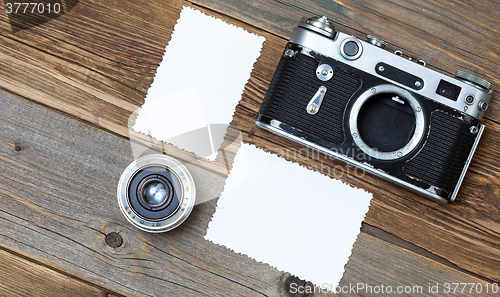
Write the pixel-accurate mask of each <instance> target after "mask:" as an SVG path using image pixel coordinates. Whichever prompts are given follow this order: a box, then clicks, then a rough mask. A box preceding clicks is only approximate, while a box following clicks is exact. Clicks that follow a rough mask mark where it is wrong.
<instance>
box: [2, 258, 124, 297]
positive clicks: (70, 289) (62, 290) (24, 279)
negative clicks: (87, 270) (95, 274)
mask: <svg viewBox="0 0 500 297" xmlns="http://www.w3.org/2000/svg"><path fill="white" fill-rule="evenodd" d="M106 294H110V293H109V291H107V290H103V289H99V288H97V287H95V286H92V285H90V284H87V283H85V282H83V281H81V280H78V279H75V278H73V277H70V276H67V275H64V274H62V273H59V272H57V271H54V270H52V269H49V268H47V267H45V266H44V265H40V264H37V263H34V262H31V261H29V260H27V259H25V258H22V257H20V256H17V255H13V254H11V253H9V252H7V251H5V250H2V249H0V296H12V297H15V296H19V297H28V296H61V297H64V296H68V297H70V296H88V297H92V296H94V297H103V296H116V297H118V295H117V294H114V295H106Z"/></svg>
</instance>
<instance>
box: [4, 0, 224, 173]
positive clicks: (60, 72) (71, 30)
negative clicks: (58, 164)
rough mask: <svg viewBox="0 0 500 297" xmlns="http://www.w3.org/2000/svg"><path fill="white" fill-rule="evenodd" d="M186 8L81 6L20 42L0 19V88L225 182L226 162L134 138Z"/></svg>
mask: <svg viewBox="0 0 500 297" xmlns="http://www.w3.org/2000/svg"><path fill="white" fill-rule="evenodd" d="M183 4H187V3H185V2H182V1H167V2H163V1H156V2H151V1H143V2H138V3H129V2H123V1H115V2H106V4H103V3H101V2H99V1H80V2H79V4H78V5H77V6H76V7H75V8H74V9H73V10H71V11H70V12H69V13H67V14H65V15H63V16H61V17H59V18H57V19H56V20H53V21H51V22H48V23H46V24H44V25H43V26H40V27H35V28H33V29H29V30H24V31H20V32H18V33H16V34H12V33H11V32H10V31H8V29H9V30H10V25H9V24H8V18H7V16H6V14H3V13H2V14H0V28H2V30H1V31H0V34H1V35H0V36H1V42H0V87H1V88H4V89H7V90H10V91H12V92H14V93H16V94H20V95H22V96H25V97H27V98H30V99H33V100H35V101H37V102H40V103H43V104H46V105H49V106H51V107H54V108H56V109H58V110H61V111H64V112H66V113H68V114H70V115H72V116H75V117H78V118H80V119H83V120H85V121H88V122H90V123H93V124H95V125H98V126H100V127H103V128H105V129H108V130H110V131H113V132H115V133H118V134H120V135H123V136H125V137H130V138H133V139H134V140H135V141H138V142H142V143H147V145H149V146H154V147H155V148H157V149H162V148H163V149H164V150H165V151H166V152H168V153H169V154H173V155H175V156H177V157H178V158H181V159H183V160H188V161H189V162H197V163H198V164H199V166H202V167H204V168H207V169H209V170H212V171H214V172H217V173H219V174H222V175H227V169H226V166H225V164H224V162H223V161H222V160H220V159H219V160H217V162H209V161H207V160H205V159H203V158H198V157H196V156H195V155H194V154H193V153H188V152H186V151H183V150H178V149H176V148H174V147H173V146H171V145H164V144H162V143H160V142H159V141H155V140H152V139H151V138H149V137H144V136H143V135H141V134H139V133H134V132H133V131H132V132H131V135H129V125H128V124H129V119H130V117H131V116H132V117H133V113H134V112H135V111H137V110H138V109H139V108H140V106H141V105H142V103H143V102H144V97H145V95H146V91H147V89H148V88H149V85H150V84H151V83H152V82H153V78H154V73H155V70H156V67H158V65H159V63H160V62H161V59H162V56H163V52H164V50H165V46H166V45H167V43H168V41H169V40H170V36H171V33H172V31H173V28H174V25H175V23H176V21H177V19H178V17H179V13H180V10H181V9H182V5H183ZM149 12H154V13H153V15H151V14H150V13H149ZM26 73H29V75H26ZM132 119H133V118H132Z"/></svg>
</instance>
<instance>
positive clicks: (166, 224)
mask: <svg viewBox="0 0 500 297" xmlns="http://www.w3.org/2000/svg"><path fill="white" fill-rule="evenodd" d="M151 167H155V168H157V167H162V168H165V169H166V170H167V171H168V172H169V173H170V174H171V175H172V177H174V178H176V180H177V181H178V183H179V184H180V192H181V193H177V195H178V197H179V205H178V206H177V207H176V208H175V210H174V211H173V212H172V213H171V214H169V215H168V216H166V217H164V218H161V219H151V218H148V217H145V216H144V215H140V214H139V213H138V212H137V211H136V210H135V209H134V207H133V206H132V203H131V202H130V195H129V187H130V185H131V181H132V179H133V178H134V177H135V176H136V175H137V174H138V173H139V172H142V171H144V170H147V169H148V168H151ZM132 190H133V191H136V190H137V189H132ZM117 198H118V205H119V206H120V210H121V212H122V213H123V215H124V216H125V218H126V219H127V220H128V221H129V222H130V223H131V224H132V225H134V226H136V227H137V228H139V229H141V230H143V231H147V232H154V233H158V232H166V231H170V230H172V229H174V228H176V227H178V226H179V225H180V224H182V223H183V222H184V221H185V220H186V219H187V218H188V216H189V214H190V213H191V211H192V210H193V207H194V204H195V200H196V188H195V184H194V180H193V177H192V176H191V174H190V173H189V171H188V170H187V168H186V167H185V166H184V165H182V163H180V162H179V161H177V160H176V159H174V158H172V157H169V156H165V155H149V156H145V157H142V158H139V159H137V160H135V161H134V162H132V163H131V164H130V165H129V166H128V167H127V168H126V169H125V170H124V171H123V173H122V175H121V177H120V181H119V182H118V189H117ZM174 207H175V206H174Z"/></svg>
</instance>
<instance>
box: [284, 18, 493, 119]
mask: <svg viewBox="0 0 500 297" xmlns="http://www.w3.org/2000/svg"><path fill="white" fill-rule="evenodd" d="M350 41H352V42H354V41H355V43H356V44H358V45H359V50H358V52H357V53H356V58H355V59H353V58H352V57H353V56H349V55H348V56H347V58H346V54H345V52H344V51H343V50H342V48H343V46H345V44H347V43H348V42H350ZM290 42H291V43H296V44H300V45H301V46H304V47H307V48H312V49H314V51H316V52H317V53H320V54H322V55H325V56H328V57H331V58H333V59H336V60H338V61H342V62H343V63H345V64H348V65H350V66H352V67H355V68H357V69H360V70H362V71H365V72H367V73H369V74H371V75H374V76H376V77H379V78H382V79H384V80H387V81H388V82H390V83H392V84H394V85H397V86H399V87H401V88H403V89H408V86H407V85H405V84H403V83H401V82H398V81H396V80H394V79H391V78H388V77H386V76H383V75H381V74H379V73H377V64H379V63H381V62H382V63H385V64H387V65H390V66H392V67H394V68H398V69H400V70H401V71H404V72H406V73H409V74H412V75H415V76H416V77H417V78H418V79H421V81H420V85H422V87H421V88H420V89H412V90H411V91H412V92H415V93H417V94H419V95H422V96H424V97H426V98H429V99H431V100H433V101H436V102H438V103H441V104H443V105H446V106H449V107H451V108H453V109H455V110H458V111H460V112H461V113H462V114H465V115H469V116H471V117H473V118H476V119H478V120H481V119H482V117H483V116H484V112H485V111H486V108H485V107H487V105H488V103H489V101H490V97H491V91H489V90H487V89H485V88H482V87H480V86H478V85H475V84H473V83H471V82H469V81H466V80H463V79H458V78H454V77H450V76H447V75H444V74H442V73H439V72H437V71H434V70H432V69H429V68H426V67H425V66H423V65H421V64H419V63H415V62H412V61H410V60H408V59H405V58H402V57H400V56H398V55H395V54H393V53H391V52H389V51H386V50H384V49H383V48H381V47H379V46H376V45H373V44H372V43H369V42H365V41H362V40H359V39H357V38H356V37H354V36H350V35H348V34H345V33H342V32H337V33H336V35H335V37H334V38H330V37H326V36H324V35H323V34H319V33H317V32H314V31H311V30H309V29H305V28H302V27H297V28H295V29H294V31H293V33H292V36H291V37H290ZM441 80H445V81H447V82H449V83H451V84H453V85H456V86H458V87H459V88H460V93H459V95H458V96H457V100H456V101H453V100H451V99H449V98H446V97H443V96H441V95H439V94H436V90H437V89H438V86H439V83H440V81H441ZM422 82H423V83H422ZM415 83H417V81H416V82H415ZM420 85H419V86H420ZM471 98H474V104H470V99H471Z"/></svg>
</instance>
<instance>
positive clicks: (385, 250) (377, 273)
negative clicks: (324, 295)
mask: <svg viewBox="0 0 500 297" xmlns="http://www.w3.org/2000/svg"><path fill="white" fill-rule="evenodd" d="M361 246H362V247H363V248H362V249H361V248H355V249H353V252H352V255H351V257H350V258H349V264H348V265H347V266H346V270H345V274H344V277H343V278H342V280H341V281H340V286H341V289H342V290H343V292H342V294H340V295H342V296H376V295H380V296H390V295H392V294H395V295H398V294H397V293H398V292H399V291H401V292H400V293H402V294H399V295H404V296H472V295H474V296H495V295H496V294H495V293H493V292H491V288H492V287H494V288H496V286H495V285H493V284H492V283H489V282H486V281H484V280H481V279H479V278H476V277H473V276H470V275H468V274H465V273H463V272H459V271H457V270H453V269H450V268H449V267H448V266H445V265H442V264H440V263H436V262H435V261H433V260H430V259H428V258H425V257H422V256H420V255H418V254H415V253H412V252H410V251H407V250H404V249H401V248H399V247H397V246H394V245H392V244H388V243H387V242H385V241H382V240H380V239H378V238H376V237H373V236H371V235H368V234H366V233H361V234H360V235H359V236H358V240H357V241H356V247H361ZM401 259H404V261H401ZM367 271H371V273H370V274H367ZM452 283H469V285H468V286H467V287H466V288H465V287H464V286H463V285H460V286H459V287H458V288H455V286H454V285H451V284H452ZM447 284H448V285H449V286H450V288H448V285H447ZM472 284H474V285H472ZM436 285H437V286H436ZM473 286H477V290H476V287H474V288H473ZM370 287H371V288H370ZM431 287H433V288H432V290H436V289H437V291H431ZM480 287H481V288H480ZM486 287H488V288H489V289H490V291H489V293H488V294H487V293H486ZM352 288H355V289H352ZM447 288H448V289H447ZM454 288H455V289H456V290H454ZM337 290H340V288H338V289H337ZM398 290H399V291H398ZM462 290H464V291H462ZM480 290H482V291H481V293H482V294H479V292H480ZM377 292H378V293H377ZM391 293H392V294H391Z"/></svg>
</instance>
